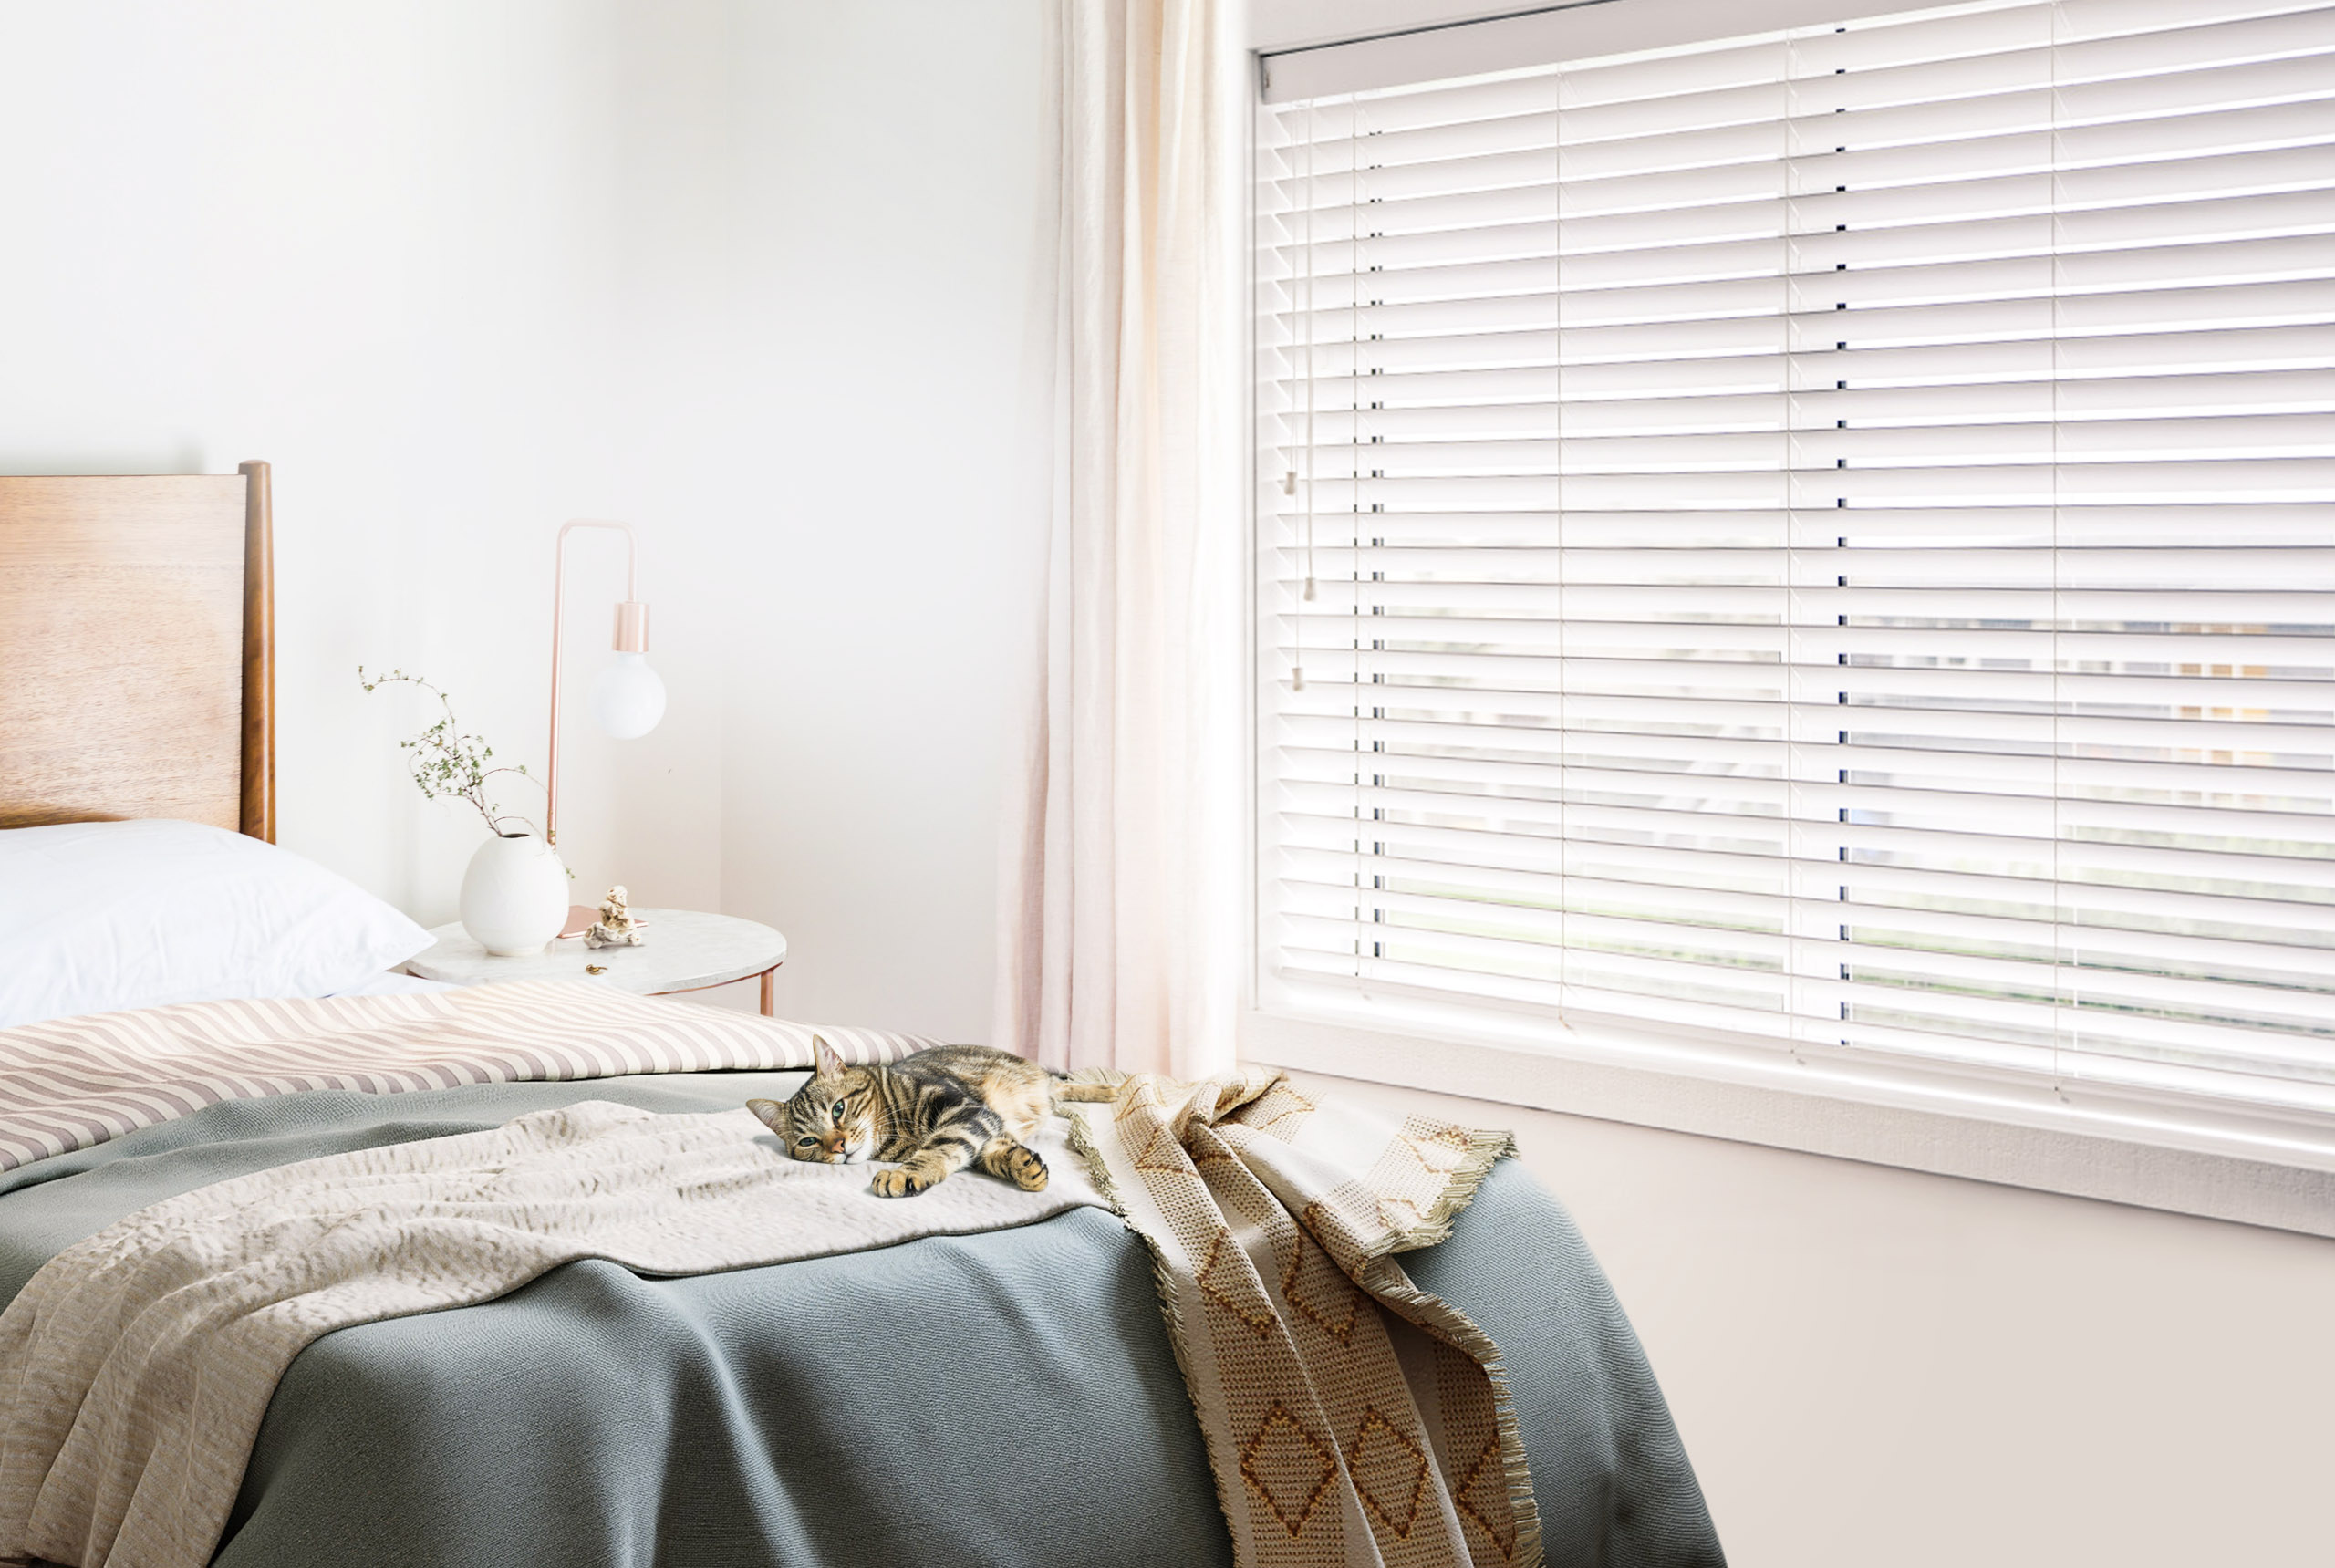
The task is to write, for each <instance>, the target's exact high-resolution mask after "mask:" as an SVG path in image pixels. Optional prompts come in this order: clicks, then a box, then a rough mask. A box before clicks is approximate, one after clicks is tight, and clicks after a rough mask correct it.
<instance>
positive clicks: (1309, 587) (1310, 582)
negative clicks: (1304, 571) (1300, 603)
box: [1305, 576, 1313, 604]
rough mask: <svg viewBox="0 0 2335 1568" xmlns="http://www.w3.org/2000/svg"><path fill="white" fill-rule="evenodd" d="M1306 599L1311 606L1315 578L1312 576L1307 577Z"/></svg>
mask: <svg viewBox="0 0 2335 1568" xmlns="http://www.w3.org/2000/svg"><path fill="white" fill-rule="evenodd" d="M1305 598H1306V601H1307V602H1308V603H1309V604H1310V603H1311V602H1313V577H1312V576H1307V577H1306V579H1305Z"/></svg>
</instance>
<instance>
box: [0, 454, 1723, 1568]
mask: <svg viewBox="0 0 2335 1568" xmlns="http://www.w3.org/2000/svg"><path fill="white" fill-rule="evenodd" d="M269 532H270V516H269V493H268V472H267V469H266V466H265V464H258V463H250V464H245V465H244V468H243V469H242V470H241V471H240V472H238V473H237V474H235V475H233V476H198V477H163V478H136V479H113V478H108V479H0V669H6V670H11V671H12V672H18V671H30V672H33V675H32V678H31V679H26V677H25V676H23V675H20V674H12V677H11V679H10V680H7V681H5V682H0V830H16V829H41V828H54V827H57V826H63V825H68V824H77V823H88V822H94V821H128V822H137V821H141V820H149V819H169V820H171V821H179V822H186V823H192V824H196V825H202V826H205V827H207V828H208V829H210V830H212V831H215V832H233V833H235V834H238V835H241V836H244V837H246V838H248V839H251V840H254V841H256V842H260V843H272V842H273V840H274V836H275V783H274V718H273V659H274V649H273V638H272V631H271V624H270V623H271V612H270V587H269ZM0 837H5V831H0ZM346 958H347V955H346V954H344V955H343V959H344V961H346ZM380 967H383V968H386V967H388V966H387V965H382V966H380ZM294 983H296V982H295V981H292V980H289V979H279V980H278V981H275V984H276V985H278V986H279V987H281V986H288V985H292V984H294ZM302 983H311V984H313V983H315V981H314V978H313V977H310V978H309V980H308V981H305V982H302ZM275 994H292V992H288V991H284V990H280V989H279V990H278V991H276V992H275ZM644 1005H648V1004H646V1003H644ZM654 1005H656V1006H659V1007H671V1008H687V1007H689V1006H690V1004H689V1003H686V1002H658V1003H655V1004H654ZM91 1011H95V1010H94V1009H92V1010H91ZM132 1016H139V1015H132ZM11 1038H12V1037H11V1036H9V1035H6V1034H0V1076H5V1075H6V1074H8V1073H9V1072H11V1071H13V1070H15V1068H14V1066H13V1065H12V1063H11V1061H10V1059H9V1058H8V1056H7V1052H8V1051H9V1049H10V1045H9V1041H10V1039H11ZM802 1081H803V1075H802V1074H801V1073H769V1072H750V1071H721V1072H702V1071H700V1072H658V1073H639V1072H635V1073H629V1074H627V1075H621V1076H600V1077H595V1078H590V1079H587V1080H584V1081H569V1082H555V1081H536V1082H524V1081H514V1082H494V1083H472V1084H465V1085H459V1086H454V1087H445V1088H407V1089H406V1090H405V1091H404V1092H399V1093H370V1092H359V1091H358V1090H356V1089H352V1088H348V1087H326V1088H315V1089H308V1090H305V1091H300V1092H266V1093H260V1094H257V1095H255V1096H254V1097H236V1096H225V1097H221V1098H219V1099H218V1100H217V1101H216V1103H211V1104H207V1105H203V1106H199V1107H197V1108H194V1109H192V1111H191V1112H188V1113H187V1114H173V1115H171V1116H168V1117H167V1118H166V1119H161V1120H160V1121H158V1122H156V1123H155V1124H154V1125H150V1126H139V1127H124V1128H123V1129H120V1130H117V1131H116V1132H115V1133H114V1134H113V1136H108V1137H101V1138H99V1139H98V1140H96V1141H94V1142H90V1143H88V1144H87V1145H86V1147H70V1148H65V1149H63V1150H62V1152H56V1153H45V1154H40V1155H39V1157H37V1158H23V1159H20V1160H19V1162H18V1163H16V1166H15V1168H12V1169H8V1170H6V1171H5V1172H0V1303H5V1302H6V1301H9V1300H12V1299H14V1298H15V1297H16V1294H17V1293H19V1292H20V1291H22V1290H23V1289H24V1288H25V1286H26V1282H28V1281H30V1280H32V1279H33V1278H34V1277H35V1276H36V1274H37V1273H38V1272H39V1271H40V1270H41V1269H42V1267H43V1265H44V1264H46V1263H47V1262H48V1261H49V1260H50V1259H51V1258H52V1257H53V1256H55V1255H56V1254H57V1253H58V1252H59V1251H62V1250H64V1249H66V1248H67V1247H69V1246H71V1245H73V1244H74V1243H76V1242H78V1241H80V1240H81V1239H83V1238H85V1237H88V1236H89V1235H91V1234H92V1233H93V1232H96V1231H99V1230H100V1229H102V1228H104V1227H106V1226H109V1225H110V1224H112V1223H113V1222H114V1221H116V1220H120V1219H122V1218H123V1217H125V1216H128V1215H130V1214H132V1213H134V1212H140V1211H142V1210H145V1209H146V1208H147V1206H149V1205H151V1204H154V1203H157V1202H158V1201H161V1200H163V1199H173V1198H175V1197H177V1196H178V1195H182V1194H187V1193H190V1192H195V1191H198V1190H201V1189H204V1188H205V1187H206V1186H207V1185H208V1184H212V1183H216V1182H221V1181H224V1180H229V1179H239V1178H243V1177H245V1176H248V1175H251V1174H254V1173H257V1172H263V1171H267V1170H271V1169H275V1168H282V1167H285V1166H286V1165H289V1164H291V1163H293V1162H296V1161H301V1160H306V1159H310V1158H317V1157H319V1156H325V1155H330V1154H337V1153H344V1152H347V1151H351V1150H359V1149H371V1148H389V1147H395V1146H403V1145H412V1144H419V1143H420V1142H422V1141H423V1140H431V1139H439V1138H447V1137H455V1136H458V1135H463V1134H469V1133H475V1132H483V1131H486V1130H488V1129H492V1128H494V1127H500V1126H502V1125H503V1124H504V1123H507V1122H509V1121H511V1120H512V1118H514V1117H516V1116H523V1115H525V1114H528V1113H534V1112H540V1111H545V1110H549V1109H553V1108H555V1107H560V1106H573V1105H576V1104H577V1103H579V1102H583V1101H586V1100H590V1101H600V1102H615V1103H617V1104H618V1105H621V1106H634V1107H638V1108H639V1109H641V1110H645V1111H649V1112H655V1113H659V1114H668V1113H670V1114H690V1113H700V1112H709V1111H716V1110H722V1109H726V1108H729V1107H734V1106H739V1105H740V1104H741V1103H742V1101H743V1100H745V1099H747V1098H750V1097H753V1096H765V1097H770V1098H774V1099H780V1100H784V1098H785V1097H786V1096H789V1095H791V1094H792V1093H793V1092H794V1089H795V1088H796V1087H797V1086H799V1085H800V1084H801V1083H802ZM1404 1262H1405V1263H1406V1266H1407V1267H1408V1269H1409V1273H1410V1277H1411V1278H1412V1279H1414V1280H1415V1281H1417V1283H1418V1284H1419V1285H1420V1286H1421V1287H1422V1288H1424V1289H1426V1290H1427V1291H1430V1292H1433V1293H1436V1294H1437V1295H1438V1296H1440V1297H1443V1298H1445V1299H1447V1300H1448V1301H1449V1302H1451V1303H1454V1304H1456V1305H1457V1306H1458V1307H1460V1308H1462V1309H1463V1310H1464V1311H1465V1312H1466V1313H1467V1314H1469V1315H1470V1316H1471V1317H1472V1318H1473V1319H1474V1321H1475V1322H1476V1323H1477V1324H1480V1326H1481V1327H1482V1329H1483V1330H1484V1331H1485V1332H1486V1333H1487V1334H1489V1335H1490V1336H1491V1337H1492V1338H1493V1339H1494V1340H1496V1341H1497V1342H1498V1344H1499V1345H1500V1349H1501V1351H1502V1354H1503V1355H1504V1358H1505V1362H1506V1366H1507V1374H1508V1379H1509V1386H1510V1388H1511V1389H1512V1391H1513V1396H1514V1407H1515V1419H1516V1425H1517V1428H1518V1430H1519V1431H1520V1435H1521V1438H1522V1442H1523V1447H1524V1449H1525V1451H1526V1456H1527V1458H1528V1459H1529V1463H1530V1469H1531V1489H1532V1493H1533V1496H1534V1498H1535V1500H1536V1501H1537V1505H1538V1510H1539V1514H1540V1520H1541V1538H1542V1542H1543V1545H1544V1548H1545V1560H1546V1561H1548V1562H1549V1563H1557V1564H1576V1563H1580V1564H1592V1563H1594V1564H1649V1565H1651V1564H1680V1565H1685V1564H1706V1563H1718V1562H1720V1561H1721V1557H1720V1552H1719V1549H1718V1542H1717V1540H1716V1538H1715V1536H1714V1534H1713V1532H1712V1531H1711V1527H1710V1524H1709V1521H1708V1518H1707V1513H1706V1511H1705V1510H1704V1507H1703V1503H1702V1500H1701V1496H1700V1493H1699V1490H1698V1489H1697V1485H1696V1481H1695V1478H1694V1474H1693V1471H1692V1469H1691V1467H1690V1465H1689V1464H1688V1462H1687V1459H1686V1455H1685V1453H1684V1452H1683V1450H1682V1449H1681V1448H1680V1445H1679V1443H1678V1439H1677V1437H1676V1432H1675V1430H1674V1428H1673V1427H1672V1424H1671V1421H1670V1418H1669V1416H1668V1413H1667V1411H1666V1407H1665V1406H1664V1403H1663V1399H1662V1396H1661V1393H1660V1390H1659V1388H1658V1386H1656V1384H1655V1378H1654V1376H1653V1374H1652V1372H1651V1371H1650V1369H1649V1368H1648V1366H1647V1364H1646V1361H1645V1356H1644V1355H1643V1354H1642V1352H1641V1351H1640V1348H1639V1346H1638V1345H1637V1342H1636V1340H1635V1338H1634V1335H1633V1334H1632V1333H1631V1330H1630V1327H1629V1324H1628V1322H1627V1320H1626V1318H1625V1317H1624V1314H1623V1313H1622V1310H1621V1308H1620V1306H1619V1305H1618V1303H1616V1302H1615V1300H1614V1295H1613V1293H1612V1291H1611V1289H1610V1288H1609V1287H1608V1285H1607V1283H1606V1282H1605V1281H1604V1279H1603V1275H1602V1274H1601V1273H1600V1272H1599V1270H1598V1268H1597V1265H1596V1263H1595V1262H1594V1260H1593V1258H1592V1257H1591V1255H1590V1253H1589V1251H1588V1250H1587V1248H1586V1247H1585V1246H1584V1245H1583V1241H1582V1240H1581V1237H1580V1235H1579V1233H1578V1232H1577V1231H1575V1229H1574V1228H1573V1226H1572V1222H1571V1221H1570V1220H1569V1219H1568V1218H1567V1217H1566V1215H1565V1213H1564V1211H1563V1210H1562V1208H1561V1207H1560V1206H1559V1205H1558V1204H1557V1203H1556V1202H1555V1201H1554V1200H1553V1199H1551V1197H1550V1196H1549V1195H1548V1194H1547V1193H1545V1192H1543V1191H1542V1190H1541V1189H1540V1188H1539V1187H1538V1186H1537V1185H1536V1184H1535V1183H1534V1182H1533V1181H1532V1179H1531V1177H1529V1176H1528V1175H1527V1174H1525V1172H1524V1171H1523V1170H1522V1169H1521V1168H1520V1167H1519V1166H1517V1165H1516V1163H1515V1162H1514V1161H1513V1160H1509V1161H1505V1162H1502V1163H1500V1164H1499V1165H1498V1166H1496V1167H1495V1168H1492V1169H1491V1171H1490V1173H1489V1176H1488V1177H1486V1178H1485V1179H1483V1181H1482V1185H1481V1187H1480V1189H1478V1191H1477V1194H1476V1196H1475V1199H1474V1202H1473V1204H1472V1206H1471V1207H1469V1208H1468V1209H1467V1210H1466V1211H1465V1212H1464V1213H1462V1214H1461V1215H1459V1217H1458V1220H1457V1222H1456V1224H1455V1225H1454V1226H1453V1228H1452V1231H1451V1234H1450V1236H1449V1239H1448V1241H1442V1242H1441V1243H1440V1244H1438V1245H1436V1246H1433V1247H1431V1248H1428V1249H1427V1250H1426V1251H1417V1252H1414V1253H1410V1254H1408V1255H1406V1258H1405V1260H1404ZM213 1561H214V1562H216V1563H219V1564H222V1565H223V1568H291V1565H294V1564H316V1563H335V1564H343V1563H345V1564H360V1563H379V1564H406V1565H411V1568H457V1565H462V1568H469V1565H479V1568H484V1565H487V1564H495V1565H516V1564H544V1565H545V1568H550V1565H554V1564H556V1565H560V1568H587V1565H596V1564H612V1565H613V1564H619V1563H621V1564H635V1563H638V1564H648V1563H659V1564H669V1565H672V1568H714V1565H717V1564H718V1565H721V1568H744V1565H751V1564H772V1565H777V1564H813V1563H816V1564H860V1563H866V1564H888V1563H917V1564H925V1565H938V1564H954V1563H968V1564H970V1563H999V1564H1007V1563H1010V1564H1028V1565H1032V1568H1039V1565H1048V1564H1054V1563H1064V1564H1068V1563H1126V1564H1154V1563H1156V1564H1161V1565H1170V1564H1173V1565H1187V1564H1209V1563H1231V1562H1233V1561H1234V1556H1233V1549H1232V1545H1231V1539H1230V1536H1229V1535H1228V1532H1227V1529H1226V1525H1225V1521H1224V1515H1223V1513H1222V1512H1221V1511H1220V1510H1219V1500H1218V1496H1217V1491H1216V1483H1215V1481H1214V1480H1213V1479H1212V1477H1211V1473H1210V1467H1209V1459H1208V1455H1207V1453H1206V1452H1205V1451H1204V1448H1203V1444H1202V1440H1201V1436H1200V1432H1199V1428H1198V1426H1197V1425H1196V1423H1195V1418H1194V1411H1193V1405H1192V1402H1191V1399H1190V1397H1188V1393H1187V1387H1186V1383H1185V1379H1184V1376H1183V1375H1182V1373H1181V1372H1180V1371H1179V1368H1178V1360H1177V1356H1176V1354H1175V1347H1174V1345H1172V1344H1171V1341H1170V1337H1169V1335H1168V1334H1167V1329H1166V1327H1165V1325H1164V1324H1163V1321H1162V1316H1161V1309H1160V1297H1159V1295H1158V1293H1157V1288H1156V1282H1155V1279H1154V1272H1153V1264H1152V1261H1151V1259H1150V1257H1149V1256H1148V1255H1147V1252H1146V1250H1145V1248H1144V1246H1143V1244H1142V1243H1141V1242H1140V1241H1137V1240H1136V1237H1135V1236H1134V1235H1132V1234H1130V1232H1129V1231H1128V1230H1127V1229H1126V1227H1125V1226H1123V1225H1122V1224H1121V1223H1120V1221H1119V1220H1117V1219H1116V1218H1114V1217H1113V1215H1112V1214H1111V1213H1109V1212H1106V1211H1105V1210H1101V1209H1097V1208H1092V1207H1084V1208H1074V1209H1071V1210H1067V1211H1064V1212H1061V1213H1058V1214H1055V1215H1053V1217H1051V1218H1047V1219H1044V1220H1042V1221H1039V1222H1034V1223H1030V1224H1026V1225H1022V1226H1020V1227H1018V1228H1013V1229H1005V1230H994V1231H982V1232H981V1233H977V1234H967V1235H952V1236H929V1237H926V1238H923V1239H920V1240H915V1241H907V1242H905V1243H903V1244H899V1245H894V1246H888V1247H885V1248H882V1249H880V1250H876V1251H855V1252H849V1253H846V1254H842V1255H837V1256H831V1257H819V1258H810V1259H806V1260H804V1261H801V1262H787V1263H782V1264H777V1265H775V1266H770V1267H760V1268H743V1269H737V1270H733V1271H731V1272H720V1273H710V1274H703V1275H698V1276H694V1277H683V1278H648V1277H643V1276H641V1275H639V1274H637V1273H635V1272H630V1271H628V1270H627V1269H625V1268H622V1267H618V1266H617V1265H616V1264H613V1263H609V1262H600V1261H594V1260H586V1261H582V1262H572V1263H568V1264H566V1265H564V1266H561V1267H557V1268H555V1269H553V1270H551V1271H550V1272H547V1273H544V1274H543V1275H541V1277H539V1278H536V1279H534V1281H533V1282H529V1283H527V1284H525V1285H524V1286H523V1287H521V1288H519V1289H517V1290H515V1291H513V1292H511V1293H508V1294H505V1295H503V1296H501V1297H500V1298H499V1299H495V1300H493V1301H491V1302H486V1303H483V1304H478V1305H471V1306H463V1307H459V1308H456V1309H454V1310H449V1311H439V1312H431V1313H427V1314H420V1315H412V1316H403V1317H395V1318H390V1319H388V1320H386V1321H380V1322H373V1323H368V1324H363V1325H361V1326H357V1327H352V1328H347V1329H342V1330H340V1331H338V1332H335V1333H330V1334H326V1335H325V1336H324V1337H322V1338H319V1339H317V1340H316V1341H315V1342H314V1343H313V1344H311V1345H308V1346H307V1348H306V1349H305V1350H303V1351H301V1352H300V1353H299V1354H298V1355H297V1356H296V1359H294V1360H293V1361H292V1363H291V1365H290V1366H289V1369H288V1370H287V1371H286V1372H285V1374H284V1376H283V1377H282V1380H281V1382H280V1384H278V1385H277V1386H276V1387H275V1394H274V1397H273V1399H272V1401H271V1402H270V1403H269V1404H268V1405H267V1407H266V1412H265V1420H264V1422H263V1424H262V1425H261V1426H260V1428H259V1433H258V1438H257V1441H256V1443H255V1444H254V1447H253V1449H252V1450H251V1453H250V1457H249V1462H248V1466H247V1468H246V1469H245V1470H244V1476H243V1481H242V1487H241V1490H240V1493H239V1494H237V1495H236V1497H235V1499H234V1501H233V1511H232V1514H231V1516H230V1517H229V1520H228V1524H227V1528H226V1530H225V1532H224V1535H223V1538H222V1540H221V1543H220V1545H219V1547H218V1550H217V1553H216V1556H215V1558H214V1559H213Z"/></svg>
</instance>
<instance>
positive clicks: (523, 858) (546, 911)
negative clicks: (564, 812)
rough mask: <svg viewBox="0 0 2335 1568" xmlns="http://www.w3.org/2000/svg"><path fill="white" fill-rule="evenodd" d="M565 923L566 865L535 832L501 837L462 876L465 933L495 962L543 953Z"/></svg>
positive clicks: (483, 848) (481, 850)
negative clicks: (561, 862)
mask: <svg viewBox="0 0 2335 1568" xmlns="http://www.w3.org/2000/svg"><path fill="white" fill-rule="evenodd" d="M566 923H567V867H565V866H563V865H561V864H560V862H559V851H557V850H556V849H554V848H553V847H552V846H549V845H547V844H545V842H544V841H543V840H542V839H540V838H537V837H536V836H534V834H532V833H512V834H497V835H496V836H494V837H493V838H490V839H488V840H487V841H486V842H485V843H483V844H482V845H480V846H478V853H477V854H475V855H473V856H472V857H471V868H470V869H469V870H468V871H466V872H464V873H463V874H462V929H464V930H466V931H468V932H470V934H471V937H472V940H474V941H476V942H477V943H478V945H479V946H481V947H483V948H484V949H485V950H487V951H488V952H491V953H493V954H494V955H495V956H496V957H497V958H526V957H529V956H532V955H534V954H535V953H539V952H541V951H543V950H544V949H545V948H546V947H548V946H549V945H550V944H551V940H552V939H553V938H554V937H555V936H557V935H559V929H560V928H561V927H562V926H564V925H566Z"/></svg>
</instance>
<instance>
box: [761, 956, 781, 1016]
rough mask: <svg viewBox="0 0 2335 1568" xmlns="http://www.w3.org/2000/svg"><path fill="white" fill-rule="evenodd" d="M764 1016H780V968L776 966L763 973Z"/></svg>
mask: <svg viewBox="0 0 2335 1568" xmlns="http://www.w3.org/2000/svg"><path fill="white" fill-rule="evenodd" d="M777 1016H778V966H777V965H776V964H773V965H771V967H770V968H768V969H766V970H764V971H763V1017H764V1018H775V1017H777Z"/></svg>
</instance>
